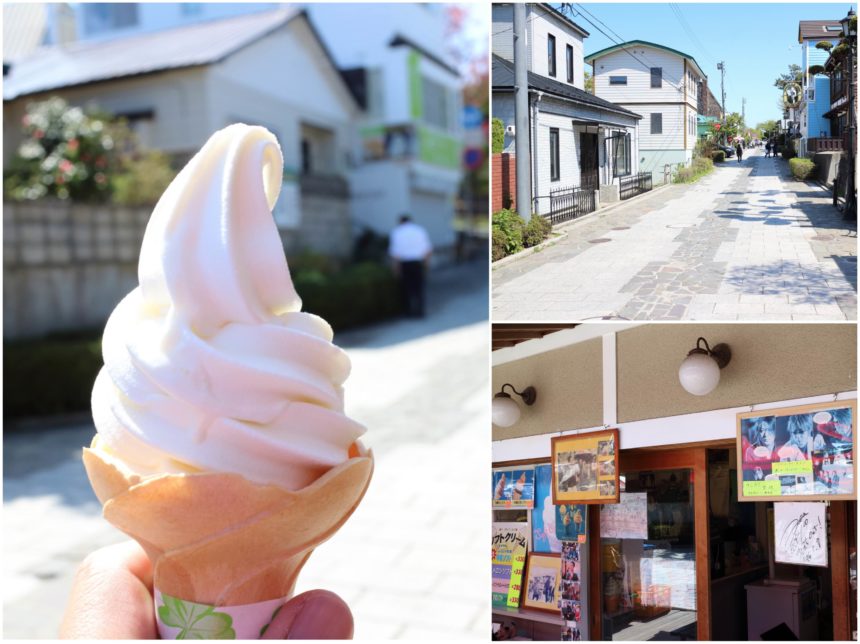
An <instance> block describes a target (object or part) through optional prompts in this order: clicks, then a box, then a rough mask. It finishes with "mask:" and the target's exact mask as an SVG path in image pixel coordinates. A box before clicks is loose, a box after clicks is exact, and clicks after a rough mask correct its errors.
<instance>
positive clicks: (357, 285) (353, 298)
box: [293, 262, 400, 331]
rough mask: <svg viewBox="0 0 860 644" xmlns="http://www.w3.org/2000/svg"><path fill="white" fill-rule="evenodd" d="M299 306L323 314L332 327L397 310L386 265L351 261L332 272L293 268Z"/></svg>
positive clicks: (394, 289) (396, 292)
mask: <svg viewBox="0 0 860 644" xmlns="http://www.w3.org/2000/svg"><path fill="white" fill-rule="evenodd" d="M293 284H294V285H295V287H296V292H298V294H299V296H300V297H301V298H302V310H303V311H307V312H309V313H314V314H316V315H319V316H320V317H322V318H324V319H325V320H326V321H327V322H328V323H329V324H331V326H332V328H334V329H335V330H336V331H342V330H343V329H348V328H350V327H354V326H360V325H363V324H369V323H371V322H377V321H379V320H383V319H386V318H389V317H392V316H394V315H397V314H398V313H399V312H400V295H399V288H398V284H397V278H396V277H395V276H394V274H393V273H392V272H391V270H390V269H389V268H388V267H387V266H383V265H381V264H376V263H372V262H363V263H361V264H353V265H351V266H348V267H346V268H344V269H342V270H340V271H337V272H334V273H326V272H324V271H323V270H321V269H320V268H303V269H300V270H296V271H293Z"/></svg>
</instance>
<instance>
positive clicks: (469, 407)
mask: <svg viewBox="0 0 860 644" xmlns="http://www.w3.org/2000/svg"><path fill="white" fill-rule="evenodd" d="M486 285H487V279H486V262H484V263H483V264H482V265H478V264H477V263H476V264H472V265H468V266H465V267H458V268H452V269H445V270H443V271H440V272H438V273H437V274H436V275H435V276H433V278H432V279H431V292H430V301H429V311H430V314H429V315H428V317H427V318H426V319H423V320H401V321H396V322H392V323H389V324H385V325H380V326H377V327H371V328H368V329H365V330H360V331H355V332H351V333H346V334H343V336H339V337H338V338H336V340H337V341H338V343H340V344H341V345H342V346H344V347H346V348H347V350H348V352H349V354H350V357H351V358H352V362H353V373H352V376H351V377H350V379H349V380H348V381H347V389H346V395H347V401H346V407H347V412H348V413H349V414H350V415H352V416H354V417H355V418H357V419H358V420H360V421H361V422H364V423H365V424H367V426H368V433H367V435H366V443H367V444H368V445H369V446H371V447H372V448H373V450H374V452H375V455H376V472H375V475H374V479H373V481H372V482H371V486H370V489H369V490H368V493H367V496H366V498H365V500H364V502H363V503H362V505H361V506H360V507H359V509H358V510H357V511H356V513H355V515H353V517H352V518H351V519H350V520H349V522H348V523H347V524H346V526H344V528H343V530H342V531H341V532H339V533H338V534H337V535H335V537H334V538H332V539H331V540H330V541H329V542H327V543H325V544H323V545H322V546H320V547H319V548H318V549H317V550H316V552H314V554H313V555H312V556H311V558H310V561H309V562H308V564H307V566H306V568H305V570H304V571H303V573H302V576H301V577H300V579H299V584H298V591H302V590H306V589H310V588H326V589H329V590H332V591H334V592H337V593H339V594H340V595H341V596H343V597H344V598H345V599H346V600H347V601H348V602H349V604H350V606H351V607H352V610H353V613H354V615H355V621H356V633H355V635H356V638H357V639H371V638H372V639H387V638H430V637H432V638H438V639H443V638H444V639H455V638H456V639H462V638H470V639H471V638H486V636H487V632H488V628H489V623H490V608H489V565H488V563H487V539H488V535H489V532H488V520H489V510H488V506H487V504H486V502H485V500H484V499H485V497H483V496H481V495H477V494H475V493H474V491H475V490H480V489H481V488H483V487H484V486H485V484H486V482H485V480H484V479H485V476H486V467H487V464H488V463H489V462H490V454H489V445H490V444H489V441H488V440H487V433H488V428H489V423H490V419H489V413H488V407H487V401H488V400H489V399H490V390H489V373H488V364H487V351H488V347H489V329H488V325H487V323H486V313H487V289H486ZM93 432H94V429H93V426H92V424H91V423H90V422H89V420H88V419H86V417H83V418H82V419H78V420H77V421H75V422H70V423H68V424H67V426H61V427H46V428H41V429H40V428H37V427H31V428H29V429H27V430H26V431H25V430H23V429H22V430H19V431H16V432H14V433H7V434H6V436H5V437H4V544H3V547H4V564H3V566H4V568H3V576H4V632H3V634H4V636H5V637H7V638H21V639H29V638H42V639H44V638H56V635H57V629H58V627H59V623H60V619H61V616H62V611H63V608H64V606H65V603H66V600H67V597H68V591H69V587H70V584H71V580H72V575H73V573H74V570H75V568H76V567H77V565H78V563H79V562H80V561H81V560H82V559H83V557H84V556H85V555H86V554H87V553H89V552H90V551H91V550H94V549H96V548H98V547H100V546H102V545H107V544H109V543H114V542H116V541H119V540H122V539H124V536H123V535H122V534H121V533H119V532H117V531H116V530H114V528H113V527H111V526H110V525H109V524H107V522H105V521H104V520H103V519H102V518H101V508H100V506H99V504H98V502H97V501H96V499H95V497H94V495H93V494H92V492H91V490H90V487H89V484H88V482H87V480H86V474H85V472H84V470H83V466H82V465H81V462H80V448H81V447H82V446H83V445H85V444H88V443H89V441H90V438H91V437H92V435H93Z"/></svg>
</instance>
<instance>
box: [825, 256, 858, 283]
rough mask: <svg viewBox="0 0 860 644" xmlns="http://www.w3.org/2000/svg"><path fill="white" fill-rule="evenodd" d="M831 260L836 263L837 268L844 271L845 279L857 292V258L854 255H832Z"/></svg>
mask: <svg viewBox="0 0 860 644" xmlns="http://www.w3.org/2000/svg"><path fill="white" fill-rule="evenodd" d="M830 259H832V260H833V261H834V262H835V263H836V266H837V267H839V270H840V271H842V275H844V276H845V279H846V280H847V281H848V283H849V284H851V286H852V287H853V288H854V290H855V291H856V290H857V257H856V256H853V255H831V256H830Z"/></svg>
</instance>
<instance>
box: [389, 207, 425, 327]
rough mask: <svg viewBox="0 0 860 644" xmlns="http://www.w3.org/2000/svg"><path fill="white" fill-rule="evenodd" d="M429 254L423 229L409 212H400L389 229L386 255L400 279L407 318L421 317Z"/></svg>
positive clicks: (422, 315)
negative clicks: (396, 223) (403, 213)
mask: <svg viewBox="0 0 860 644" xmlns="http://www.w3.org/2000/svg"><path fill="white" fill-rule="evenodd" d="M432 253H433V245H432V244H431V243H430V236H429V235H428V234H427V231H426V230H424V228H423V227H421V226H419V225H418V224H416V223H415V222H413V221H412V218H411V217H410V216H409V215H402V216H401V217H400V223H399V224H398V225H397V226H396V227H395V228H394V230H392V231H391V237H390V240H389V244H388V254H389V255H390V256H391V259H392V261H393V262H394V271H395V273H396V274H397V275H398V277H399V278H400V287H401V289H402V293H403V302H404V309H405V311H406V315H408V316H410V317H424V271H425V269H426V268H427V265H428V264H429V262H430V255H431V254H432Z"/></svg>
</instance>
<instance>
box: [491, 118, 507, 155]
mask: <svg viewBox="0 0 860 644" xmlns="http://www.w3.org/2000/svg"><path fill="white" fill-rule="evenodd" d="M504 149H505V124H504V123H503V122H502V119H499V118H494V119H493V154H498V153H499V152H502V151H504Z"/></svg>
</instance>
